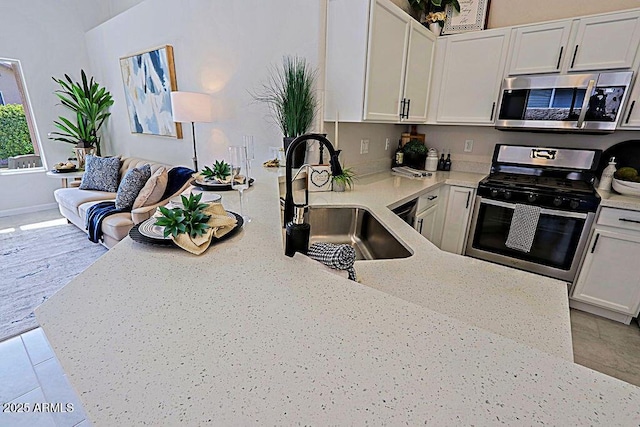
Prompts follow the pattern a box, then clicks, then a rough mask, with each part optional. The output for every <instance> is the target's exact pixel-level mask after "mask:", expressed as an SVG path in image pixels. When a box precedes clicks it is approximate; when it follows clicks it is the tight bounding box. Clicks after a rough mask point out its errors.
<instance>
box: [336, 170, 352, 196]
mask: <svg viewBox="0 0 640 427" xmlns="http://www.w3.org/2000/svg"><path fill="white" fill-rule="evenodd" d="M355 179H356V174H355V173H354V172H353V169H351V168H342V173H341V174H340V175H334V176H332V177H331V183H332V190H333V191H336V192H343V191H345V190H346V189H347V188H349V189H351V188H352V187H353V181H354V180H355Z"/></svg>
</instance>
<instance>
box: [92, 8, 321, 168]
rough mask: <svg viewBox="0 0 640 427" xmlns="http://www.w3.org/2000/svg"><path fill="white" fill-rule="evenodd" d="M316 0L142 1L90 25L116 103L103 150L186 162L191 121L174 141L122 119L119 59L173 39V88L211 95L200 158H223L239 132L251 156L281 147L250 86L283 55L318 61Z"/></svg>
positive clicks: (97, 66) (99, 68)
mask: <svg viewBox="0 0 640 427" xmlns="http://www.w3.org/2000/svg"><path fill="white" fill-rule="evenodd" d="M320 4H321V2H320V1H318V0H305V1H300V2H296V4H295V7H291V5H292V3H291V1H290V0H289V1H288V0H271V1H269V2H264V1H261V0H248V1H243V2H235V1H234V2H212V1H209V0H189V1H184V2H181V3H180V6H179V7H177V6H176V4H175V2H174V1H171V0H146V1H144V2H142V3H140V4H137V5H135V6H133V7H132V8H130V9H128V10H126V11H125V12H123V13H121V14H120V15H118V16H116V17H115V18H113V19H111V20H109V21H107V22H105V23H104V24H102V25H100V26H98V27H96V28H94V29H92V30H91V31H89V32H88V33H87V34H86V41H87V46H88V50H89V53H90V56H91V63H92V68H93V69H94V70H96V71H95V73H96V76H97V77H99V80H100V81H101V82H102V83H103V84H105V85H106V86H107V87H108V88H109V89H110V90H111V92H112V94H113V97H114V101H115V104H114V106H113V108H112V117H111V120H110V123H109V124H108V132H107V133H108V139H109V141H108V150H107V151H108V153H110V154H123V155H126V156H139V157H143V158H149V159H151V160H157V161H163V162H168V163H171V164H182V165H187V166H190V165H191V164H192V162H191V156H192V151H191V146H192V136H191V129H190V126H189V125H187V126H184V139H172V138H163V137H155V136H149V135H134V134H131V132H130V129H129V123H128V119H127V111H126V104H125V99H124V92H123V84H122V78H121V74H120V68H119V58H120V57H123V56H127V55H130V54H132V53H136V52H140V51H144V50H148V49H150V48H154V47H158V46H161V45H164V44H171V45H172V46H173V48H174V56H175V67H176V75H177V82H178V88H179V90H184V91H193V92H205V93H209V94H211V96H212V99H213V104H214V111H215V113H216V119H215V122H213V123H197V124H196V136H197V141H198V157H199V163H200V164H201V165H204V164H208V163H211V162H213V160H214V159H221V158H228V156H227V147H228V145H230V144H231V145H232V144H241V143H242V136H243V135H253V136H254V141H255V144H256V160H257V161H259V162H262V161H264V160H266V159H267V158H268V147H269V146H276V145H281V144H282V135H281V133H280V131H279V130H278V128H277V126H276V125H275V124H274V123H273V122H272V121H271V120H270V118H269V112H268V109H267V107H266V105H264V104H259V103H255V102H254V101H253V99H252V96H251V94H250V92H251V91H255V90H257V89H258V88H259V87H260V84H261V82H263V81H264V80H265V79H266V76H267V75H268V73H269V67H271V66H272V65H273V64H279V63H281V61H282V57H283V56H284V55H296V54H297V55H300V56H304V57H306V58H307V59H308V60H309V61H310V63H311V64H312V65H313V66H317V65H318V63H319V59H318V58H319V56H320V48H319V44H318V40H319V37H320V19H319V17H320V16H321V13H320ZM167 11H171V12H170V13H167Z"/></svg>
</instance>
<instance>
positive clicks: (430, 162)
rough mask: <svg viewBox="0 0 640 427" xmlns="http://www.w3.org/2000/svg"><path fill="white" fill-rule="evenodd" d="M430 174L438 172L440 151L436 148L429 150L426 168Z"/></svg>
mask: <svg viewBox="0 0 640 427" xmlns="http://www.w3.org/2000/svg"><path fill="white" fill-rule="evenodd" d="M424 168H425V169H426V170H427V171H429V172H435V171H436V170H438V150H436V149H435V148H429V152H428V153H427V162H426V163H425V167H424Z"/></svg>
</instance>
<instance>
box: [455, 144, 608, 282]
mask: <svg viewBox="0 0 640 427" xmlns="http://www.w3.org/2000/svg"><path fill="white" fill-rule="evenodd" d="M600 155H601V151H600V150H580V149H569V148H549V147H526V146H516V145H503V144H498V145H496V148H495V151H494V154H493V162H492V165H491V173H490V175H489V176H488V177H487V178H485V179H484V180H483V181H481V182H480V184H479V186H478V196H477V199H476V204H475V209H474V214H473V219H472V223H471V234H470V237H469V240H468V242H467V248H466V254H467V255H468V256H471V257H474V258H480V259H484V260H488V261H493V262H496V263H499V264H504V265H508V266H511V267H515V268H519V269H522V270H527V271H531V272H534V273H539V274H543V275H546V276H550V277H555V278H557V279H561V280H565V281H568V282H572V281H573V280H574V279H575V276H576V272H577V269H578V264H579V262H580V258H581V255H582V253H583V251H584V248H585V245H586V242H587V238H588V234H589V230H590V229H591V224H592V223H593V219H594V217H595V212H596V209H597V208H598V205H599V203H600V197H599V196H598V195H597V193H596V192H595V190H594V189H593V181H594V179H595V170H596V168H597V166H598V161H599V159H600Z"/></svg>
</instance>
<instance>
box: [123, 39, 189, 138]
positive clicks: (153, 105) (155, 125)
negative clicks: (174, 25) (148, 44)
mask: <svg viewBox="0 0 640 427" xmlns="http://www.w3.org/2000/svg"><path fill="white" fill-rule="evenodd" d="M120 71H121V72H122V82H123V83H124V93H125V98H126V100H127V110H128V112H129V124H130V126H131V133H142V134H148V135H159V136H169V137H173V138H182V127H181V125H180V123H176V122H174V121H173V116H172V114H171V91H175V90H178V87H177V84H176V72H175V66H174V62H173V48H172V47H171V46H169V45H166V46H162V47H160V48H157V49H154V50H150V51H148V52H142V53H137V54H134V55H131V56H127V57H125V58H120Z"/></svg>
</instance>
